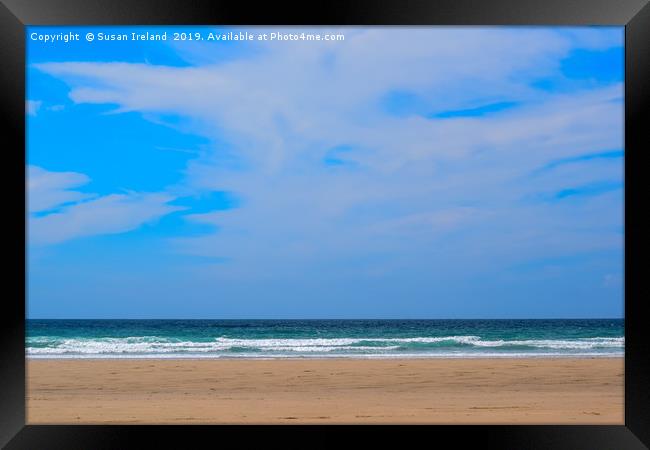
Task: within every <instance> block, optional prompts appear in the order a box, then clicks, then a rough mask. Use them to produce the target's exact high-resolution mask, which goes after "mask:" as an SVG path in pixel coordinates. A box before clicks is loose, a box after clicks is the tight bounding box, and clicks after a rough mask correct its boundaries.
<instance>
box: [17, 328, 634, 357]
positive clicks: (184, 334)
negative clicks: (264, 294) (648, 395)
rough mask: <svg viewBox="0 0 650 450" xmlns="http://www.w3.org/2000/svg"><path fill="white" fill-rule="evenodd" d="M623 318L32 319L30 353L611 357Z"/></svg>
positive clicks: (620, 340)
mask: <svg viewBox="0 0 650 450" xmlns="http://www.w3.org/2000/svg"><path fill="white" fill-rule="evenodd" d="M624 345H625V338H624V321H623V320H622V319H599V320H591V319H589V320H587V319H585V320H28V321H27V336H26V350H27V355H28V357H30V358H252V359H258V358H477V357H506V358H507V357H510V358H517V357H561V356H571V357H612V356H623V353H624Z"/></svg>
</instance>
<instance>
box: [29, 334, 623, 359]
mask: <svg viewBox="0 0 650 450" xmlns="http://www.w3.org/2000/svg"><path fill="white" fill-rule="evenodd" d="M441 343H449V344H450V345H448V346H444V347H443V346H430V347H427V346H426V344H441ZM27 344H28V346H27V354H28V355H29V356H44V357H45V356H56V355H59V356H65V355H70V356H72V355H79V356H83V355H86V356H92V355H99V356H101V355H108V356H110V355H116V356H119V357H124V356H127V355H135V356H138V355H139V356H142V355H182V354H191V355H203V356H206V357H219V356H228V357H237V356H241V357H244V355H248V357H259V356H261V355H260V354H264V353H266V354H269V353H272V354H273V357H276V356H277V357H283V356H286V357H291V355H296V354H303V353H304V354H314V353H318V354H327V353H336V356H339V357H340V356H342V355H344V354H346V353H347V354H350V355H352V356H354V357H358V356H359V355H361V354H365V355H367V356H375V357H381V356H382V355H387V356H388V357H390V356H400V357H408V356H407V355H408V354H407V353H405V352H404V351H405V350H414V348H413V345H412V344H423V345H418V348H417V350H419V352H418V353H414V354H416V355H419V356H423V355H425V356H435V355H459V356H458V357H462V356H460V355H464V354H468V353H467V352H466V351H462V349H467V348H469V349H471V348H474V349H475V350H479V349H483V350H481V351H480V353H477V352H476V351H475V352H474V353H471V354H473V355H476V354H480V355H483V356H486V355H488V353H487V352H486V349H489V348H503V349H504V350H507V349H508V347H515V348H516V347H522V346H523V347H530V348H532V349H550V350H565V351H570V352H571V354H576V352H579V354H581V355H585V356H587V355H590V354H592V353H593V354H594V355H602V354H603V353H602V352H601V353H598V352H588V351H589V350H605V351H616V350H620V351H622V350H623V348H624V345H625V338H624V337H616V338H611V337H594V338H576V339H527V340H483V339H481V338H480V337H479V336H441V337H410V338H375V337H365V338H361V337H357V338H304V339H289V338H284V339H233V338H225V337H218V338H215V339H214V340H212V341H204V342H197V341H181V340H177V339H171V338H162V337H156V336H139V337H125V338H96V339H72V338H70V339H63V338H52V337H43V336H37V337H31V338H28V340H27ZM371 344H374V345H371ZM454 344H457V345H458V347H459V349H458V350H455V351H450V350H449V347H453V345H454ZM43 345H46V346H43ZM397 350H402V352H398V351H397ZM513 350H514V349H513ZM390 351H392V352H390ZM251 352H253V353H251ZM386 352H390V353H386ZM235 353H239V355H237V354H235ZM617 353H620V352H617ZM497 354H502V353H497ZM508 354H509V355H510V356H514V355H516V354H518V353H513V352H512V350H511V351H510V352H509V353H508ZM520 354H526V355H530V354H537V355H541V354H542V353H540V352H537V353H531V352H523V353H520ZM558 354H566V353H558Z"/></svg>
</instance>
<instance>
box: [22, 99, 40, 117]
mask: <svg viewBox="0 0 650 450" xmlns="http://www.w3.org/2000/svg"><path fill="white" fill-rule="evenodd" d="M42 104H43V102H42V101H40V100H26V101H25V111H26V112H27V114H29V115H30V116H35V115H36V114H37V113H38V110H39V109H40V108H41V105H42Z"/></svg>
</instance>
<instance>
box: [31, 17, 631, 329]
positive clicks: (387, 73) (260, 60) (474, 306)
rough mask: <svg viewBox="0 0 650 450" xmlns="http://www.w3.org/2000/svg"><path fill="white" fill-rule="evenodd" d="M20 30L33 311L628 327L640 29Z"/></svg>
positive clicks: (102, 315)
mask: <svg viewBox="0 0 650 450" xmlns="http://www.w3.org/2000/svg"><path fill="white" fill-rule="evenodd" d="M134 31H135V32H138V33H144V32H147V31H148V32H150V33H163V32H165V31H166V32H167V34H168V38H167V40H166V41H131V40H129V41H99V40H98V39H94V40H93V41H92V42H89V41H88V40H86V39H85V35H86V33H88V32H92V33H94V36H98V35H99V33H105V34H111V33H129V36H130V33H131V32H134ZM231 31H232V32H234V33H239V32H249V33H251V35H254V36H259V35H262V34H264V33H267V34H269V35H270V33H273V32H281V33H293V34H298V35H300V33H303V32H304V33H307V34H311V35H325V34H328V35H337V34H338V35H343V39H339V40H320V41H316V40H273V41H271V40H258V39H253V40H252V41H234V40H222V39H221V38H220V39H219V40H210V41H209V40H207V39H205V37H206V36H208V33H213V35H214V36H217V35H219V36H221V35H223V34H224V33H228V32H231ZM70 32H72V33H79V35H80V40H79V41H69V42H64V41H61V40H59V41H55V42H45V41H44V40H42V39H41V40H39V38H38V37H39V36H41V37H43V36H45V35H56V34H58V33H66V34H67V33H70ZM174 32H178V33H181V32H184V33H189V34H191V35H193V36H197V35H195V34H194V33H199V35H200V37H202V38H203V39H202V40H196V39H193V40H192V41H189V40H185V41H182V40H179V41H174V40H173V39H172V38H173V33H174ZM26 39H27V93H26V121H27V161H26V165H27V168H26V173H27V176H26V190H27V206H26V207H27V214H28V227H27V261H28V262H27V316H28V317H29V318H598V317H601V318H610V317H611V318H613V317H623V301H624V292H623V279H624V278H623V275H624V273H623V249H624V247H623V240H624V223H623V206H624V204H623V193H624V191H623V189H624V180H623V164H624V159H623V158H624V134H623V130H624V117H623V111H624V108H623V81H624V73H623V72H624V69H623V67H624V65H623V58H624V51H623V44H624V29H623V27H581V28H573V27H412V28H403V27H365V28H352V27H339V28H322V27H312V28H298V27H290V28H282V29H280V28H261V27H250V28H210V27H183V28H180V27H146V28H145V27H27V34H26Z"/></svg>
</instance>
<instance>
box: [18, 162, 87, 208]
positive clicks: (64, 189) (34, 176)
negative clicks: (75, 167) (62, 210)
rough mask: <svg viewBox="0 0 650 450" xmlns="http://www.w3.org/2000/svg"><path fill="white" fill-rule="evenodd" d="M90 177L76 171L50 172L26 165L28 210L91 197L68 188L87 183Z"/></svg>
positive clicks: (56, 205)
mask: <svg viewBox="0 0 650 450" xmlns="http://www.w3.org/2000/svg"><path fill="white" fill-rule="evenodd" d="M89 181H90V179H89V178H88V177H87V176H86V175H84V174H82V173H77V172H50V171H47V170H45V169H43V168H41V167H38V166H34V165H30V166H27V206H28V210H29V211H30V212H39V211H45V210H49V209H53V208H56V207H58V206H60V205H62V204H64V203H71V202H78V201H80V200H83V199H87V198H89V197H92V194H86V193H83V192H79V191H72V190H70V189H72V188H76V187H79V186H82V185H84V184H87V183H88V182H89Z"/></svg>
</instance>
